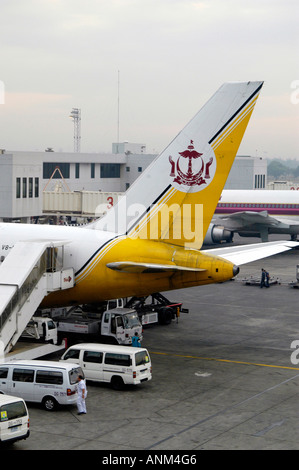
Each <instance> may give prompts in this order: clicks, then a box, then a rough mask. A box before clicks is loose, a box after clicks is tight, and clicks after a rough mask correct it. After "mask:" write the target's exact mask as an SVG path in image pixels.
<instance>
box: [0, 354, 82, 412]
mask: <svg viewBox="0 0 299 470" xmlns="http://www.w3.org/2000/svg"><path fill="white" fill-rule="evenodd" d="M79 374H82V375H83V373H82V370H81V368H80V367H78V365H76V364H70V363H69V364H61V363H59V362H50V361H36V360H14V361H10V362H6V363H2V364H0V393H6V394H7V395H15V396H17V397H21V398H23V399H24V400H25V401H30V402H31V401H32V402H37V403H42V404H43V406H44V408H45V409H46V410H48V411H52V410H54V409H55V408H56V407H57V405H58V404H59V405H73V404H75V403H76V401H77V385H76V383H77V378H78V375H79Z"/></svg>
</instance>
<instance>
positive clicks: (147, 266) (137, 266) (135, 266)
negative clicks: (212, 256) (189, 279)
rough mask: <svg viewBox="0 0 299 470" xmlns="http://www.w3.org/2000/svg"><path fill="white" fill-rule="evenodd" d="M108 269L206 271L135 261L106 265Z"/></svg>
mask: <svg viewBox="0 0 299 470" xmlns="http://www.w3.org/2000/svg"><path fill="white" fill-rule="evenodd" d="M106 266H107V268H110V269H113V270H114V271H120V272H123V273H134V274H136V273H163V272H171V271H173V272H174V271H192V272H199V271H206V270H205V269H200V268H187V267H186V266H177V265H175V264H155V263H134V262H133V261H131V262H130V261H129V262H128V261H119V262H115V263H108V264H106Z"/></svg>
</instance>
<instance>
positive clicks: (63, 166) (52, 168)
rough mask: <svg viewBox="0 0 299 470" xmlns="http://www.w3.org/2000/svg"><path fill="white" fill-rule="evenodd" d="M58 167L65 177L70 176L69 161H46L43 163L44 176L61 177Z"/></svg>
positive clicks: (47, 177)
mask: <svg viewBox="0 0 299 470" xmlns="http://www.w3.org/2000/svg"><path fill="white" fill-rule="evenodd" d="M58 168H59V170H60V172H61V174H62V176H63V178H69V177H70V164H69V163H55V162H44V163H43V178H44V179H49V178H51V177H52V178H54V179H61V174H60V172H59V171H58Z"/></svg>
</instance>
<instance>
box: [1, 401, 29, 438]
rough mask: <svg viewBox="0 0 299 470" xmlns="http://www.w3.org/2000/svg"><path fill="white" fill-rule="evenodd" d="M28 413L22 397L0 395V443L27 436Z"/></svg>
mask: <svg viewBox="0 0 299 470" xmlns="http://www.w3.org/2000/svg"><path fill="white" fill-rule="evenodd" d="M29 435H30V431H29V414H28V410H27V406H26V403H25V402H24V400H23V399H22V398H19V397H12V396H9V395H0V443H1V444H2V443H5V444H6V443H11V442H14V441H19V440H21V439H27V437H29Z"/></svg>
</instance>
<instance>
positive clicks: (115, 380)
mask: <svg viewBox="0 0 299 470" xmlns="http://www.w3.org/2000/svg"><path fill="white" fill-rule="evenodd" d="M111 386H112V388H113V390H123V388H124V381H123V379H122V378H121V377H119V376H118V375H114V376H113V377H112V378H111Z"/></svg>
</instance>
